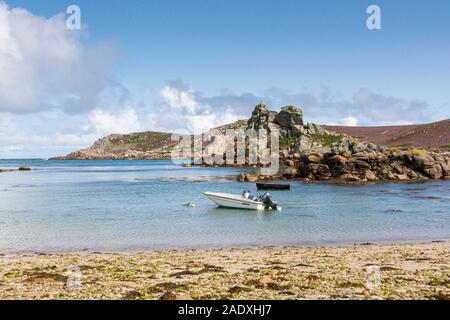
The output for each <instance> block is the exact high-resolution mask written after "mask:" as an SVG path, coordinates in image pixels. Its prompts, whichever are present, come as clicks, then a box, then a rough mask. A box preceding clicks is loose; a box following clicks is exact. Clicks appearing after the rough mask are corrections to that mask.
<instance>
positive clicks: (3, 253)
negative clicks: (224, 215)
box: [0, 237, 450, 258]
mask: <svg viewBox="0 0 450 320" xmlns="http://www.w3.org/2000/svg"><path fill="white" fill-rule="evenodd" d="M435 243H448V244H449V246H450V237H449V238H445V237H443V238H436V239H426V240H425V239H419V240H379V241H361V242H339V243H337V242H336V243H333V242H328V243H298V244H295V243H291V244H290V243H286V244H274V245H271V244H247V245H215V246H214V245H211V246H208V245H203V246H161V247H154V248H151V247H147V248H146V247H134V248H131V247H130V248H106V247H103V248H101V247H98V248H54V249H0V258H1V257H8V256H16V257H20V256H30V255H49V256H51V255H70V254H74V255H78V254H79V255H83V254H84V255H86V254H87V255H89V254H118V255H127V254H146V253H167V252H184V251H186V252H189V251H204V252H208V251H216V250H258V249H261V250H264V249H273V248H275V249H289V248H292V249H317V248H319V249H320V248H330V249H338V248H349V247H365V246H376V247H389V246H410V245H426V244H435Z"/></svg>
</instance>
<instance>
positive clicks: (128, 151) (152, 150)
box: [50, 132, 177, 160]
mask: <svg viewBox="0 0 450 320" xmlns="http://www.w3.org/2000/svg"><path fill="white" fill-rule="evenodd" d="M171 137H172V135H171V134H169V133H163V132H140V133H131V134H112V135H109V136H107V137H105V138H102V139H100V140H97V141H96V142H95V143H94V144H93V145H92V146H91V147H89V148H87V149H83V150H79V151H76V152H73V153H70V154H68V155H67V156H63V157H56V158H51V159H50V160H168V159H170V158H171V150H172V147H173V146H174V145H175V144H176V143H177V142H176V141H172V139H171Z"/></svg>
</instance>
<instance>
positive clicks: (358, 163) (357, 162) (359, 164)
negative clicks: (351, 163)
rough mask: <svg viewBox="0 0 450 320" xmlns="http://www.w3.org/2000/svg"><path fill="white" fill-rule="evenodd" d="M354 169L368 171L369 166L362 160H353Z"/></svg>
mask: <svg viewBox="0 0 450 320" xmlns="http://www.w3.org/2000/svg"><path fill="white" fill-rule="evenodd" d="M355 167H356V168H357V169H362V170H368V169H370V164H368V163H367V162H365V161H362V160H355Z"/></svg>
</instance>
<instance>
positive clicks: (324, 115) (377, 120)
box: [270, 88, 431, 125]
mask: <svg viewBox="0 0 450 320" xmlns="http://www.w3.org/2000/svg"><path fill="white" fill-rule="evenodd" d="M270 94H272V97H273V98H274V99H275V100H276V101H278V102H279V103H280V104H281V105H290V104H292V105H297V106H300V107H302V108H303V110H304V113H305V117H306V119H307V120H308V121H311V122H316V123H324V124H330V123H336V119H340V120H341V121H339V123H345V122H347V123H349V124H350V125H352V124H354V123H355V119H356V120H357V123H358V125H396V124H406V123H424V122H428V121H431V118H430V112H429V109H430V108H429V106H428V104H427V103H425V102H423V101H419V100H406V99H401V98H396V97H390V96H384V95H381V94H378V93H375V92H373V91H371V90H369V89H360V90H358V91H356V92H355V94H354V95H353V96H352V97H350V98H342V97H340V96H339V95H337V94H335V93H334V92H332V91H331V90H329V89H327V88H323V89H322V90H320V91H317V92H313V91H308V90H302V91H300V92H297V93H292V92H289V91H285V90H280V89H277V90H273V89H272V90H271V91H270Z"/></svg>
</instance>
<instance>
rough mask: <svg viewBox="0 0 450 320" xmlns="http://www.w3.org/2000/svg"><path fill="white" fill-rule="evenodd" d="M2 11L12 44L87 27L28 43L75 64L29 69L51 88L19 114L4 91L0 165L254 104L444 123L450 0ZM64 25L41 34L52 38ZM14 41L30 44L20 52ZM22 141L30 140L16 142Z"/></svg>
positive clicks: (55, 4)
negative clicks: (70, 23) (374, 12)
mask: <svg viewBox="0 0 450 320" xmlns="http://www.w3.org/2000/svg"><path fill="white" fill-rule="evenodd" d="M0 2H1V1H0ZM6 4H7V5H8V9H6V10H7V11H5V12H8V14H9V16H10V18H8V19H7V20H8V21H9V22H7V24H6V26H7V27H8V28H7V29H9V30H10V32H11V34H12V36H11V39H10V41H11V42H12V40H14V37H31V36H30V35H24V34H23V33H19V32H14V28H19V27H17V26H18V25H21V24H24V23H25V22H24V21H25V19H33V17H41V21H40V22H36V26H39V23H41V24H46V22H45V21H49V20H50V19H54V17H55V15H57V14H58V13H61V12H63V13H64V12H65V9H66V8H67V6H68V5H70V4H76V5H78V6H79V7H80V8H81V12H82V23H83V28H82V30H81V31H73V30H72V31H67V30H65V31H62V32H63V33H64V34H58V39H59V40H58V41H61V42H62V43H63V44H62V45H59V44H58V43H56V41H54V38H51V39H49V40H46V39H47V38H46V37H45V36H44V35H42V34H41V35H39V32H36V33H37V34H36V35H35V36H36V37H37V38H38V39H40V41H41V43H42V45H44V46H45V45H46V41H48V42H51V45H53V46H54V47H53V49H52V47H51V46H48V47H49V48H48V50H46V51H45V52H44V53H42V52H39V53H38V56H39V59H44V58H45V57H47V58H48V59H49V60H50V59H52V57H53V56H54V52H53V51H58V50H59V49H58V48H65V45H67V47H68V48H72V47H75V48H74V49H73V48H72V49H73V52H76V53H77V54H78V53H79V52H82V53H81V54H79V55H77V57H76V58H74V56H75V54H74V53H73V52H72V51H70V50H72V49H67V55H68V56H70V57H71V58H70V59H72V60H70V59H69V58H67V56H65V57H60V55H58V56H57V59H62V60H61V61H69V62H68V63H69V64H70V65H71V68H68V69H67V70H63V71H62V69H64V67H62V69H61V70H60V69H58V68H59V64H58V65H57V66H54V65H51V66H49V67H48V68H47V67H46V68H41V65H42V62H41V60H36V61H37V62H36V65H37V66H38V67H36V66H33V67H30V69H29V70H33V72H32V74H33V76H34V77H35V78H34V79H37V80H42V79H44V80H45V81H47V79H59V80H58V81H57V86H56V88H55V85H54V84H52V85H49V86H44V87H39V93H40V94H39V97H36V95H32V97H33V99H31V98H30V99H29V100H24V101H22V100H23V99H21V100H20V103H19V102H17V99H13V98H14V97H11V95H8V96H7V98H5V97H3V99H2V90H1V89H0V117H3V122H4V123H7V124H8V125H4V127H5V128H7V127H8V128H10V129H11V130H14V131H15V132H16V131H23V133H21V134H20V137H21V139H17V142H16V143H14V139H12V138H11V137H10V134H9V133H8V132H6V131H5V129H4V130H3V131H5V132H4V133H3V134H4V135H8V137H9V138H8V139H3V140H4V141H3V142H2V141H1V139H2V135H1V134H2V131H1V129H0V158H1V157H2V156H3V157H11V156H26V155H27V156H28V155H29V156H48V155H54V154H59V153H61V152H62V153H64V152H66V151H70V150H72V149H76V148H78V147H81V146H86V145H89V144H90V143H91V142H92V141H91V140H93V139H94V140H95V139H96V138H97V137H99V136H101V135H103V134H108V133H112V132H116V131H130V130H131V131H139V130H164V131H170V130H177V129H180V128H181V129H182V127H183V124H186V122H188V123H189V124H190V127H198V126H199V125H200V124H201V125H204V126H207V125H217V124H220V123H221V122H224V121H230V120H233V119H235V118H241V117H243V116H244V117H245V116H246V115H247V114H248V113H249V111H250V110H251V109H252V107H253V104H254V103H256V102H259V101H261V100H263V101H265V102H267V103H268V104H269V105H271V107H273V109H279V108H280V107H281V106H282V105H285V104H294V105H299V106H301V107H302V108H304V110H305V114H306V117H307V120H308V121H313V122H320V123H340V124H358V125H385V124H397V123H418V122H429V121H434V120H440V119H444V118H449V114H450V112H449V111H450V93H449V90H448V87H449V80H450V79H449V75H450V58H449V57H450V41H449V40H450V39H449V38H450V36H449V34H450V2H449V1H445V0H442V1H438V0H434V1H402V0H396V1H356V0H345V1H298V0H297V1H287V0H282V1H274V0H273V1H265V0H245V1H242V0H241V1H237V0H227V1H225V0H215V1H212V0H209V1H208V0H190V1H181V0H165V1H162V0H158V1H156V0H153V1H141V0H128V1H125V0H96V1H85V0H78V1H73V0H70V1H65V0H61V1H55V0H35V1H30V0H27V1H23V0H16V1H13V0H9V1H6ZM370 4H376V5H379V6H380V8H381V13H382V16H381V17H382V30H368V29H367V27H366V19H367V17H368V15H367V13H366V9H367V7H368V6H369V5H370ZM17 7H22V8H25V9H26V10H27V12H28V15H27V17H23V16H22V15H20V14H17V13H14V9H13V8H17ZM0 19H1V16H0ZM14 19H16V20H17V21H19V22H20V23H19V22H17V23H15V22H14V21H15V20H14ZM64 19H65V17H64V16H62V17H61V19H60V21H59V20H58V21H59V22H58V21H56V22H55V25H54V26H51V28H54V29H57V28H61V26H62V25H63V24H62V23H61V22H63V21H64ZM56 20H57V19H56ZM0 23H1V20H0ZM47 27H48V28H50V27H49V26H48V25H47ZM1 28H2V24H0V31H1ZM4 28H5V27H4ZM36 28H39V27H36ZM11 30H12V31H11ZM74 33H78V34H74ZM0 34H1V33H0ZM43 34H44V33H43ZM45 34H48V32H46V33H45ZM0 39H1V37H0ZM0 41H1V40H0ZM21 41H22V42H23V43H28V42H29V41H30V39H29V38H27V41H24V40H23V39H18V40H17V41H16V42H17V43H21ZM54 42H55V43H54ZM19 47H20V45H19ZM19 49H20V48H19ZM35 51H36V50H34V51H33V50H31V49H29V48H25V49H23V52H24V54H23V55H25V56H26V55H31V56H32V59H31V58H30V59H29V60H30V61H35V57H36V55H37V54H36V52H35ZM64 52H65V51H64ZM1 54H2V52H1V51H0V59H2V57H4V55H3V56H2V55H1ZM43 56H44V58H42V57H43ZM68 59H69V60H68ZM77 59H78V60H77ZM26 60H27V59H25V61H26ZM4 65H6V64H4ZM13 66H14V65H13ZM1 67H2V64H1V60H0V68H1ZM41 69H44V70H41ZM55 69H57V70H56V71H55ZM69 69H70V70H69ZM29 70H28V71H27V72H24V74H25V75H28V74H30V71H29ZM68 70H69V71H68ZM73 70H76V71H75V72H74V71H73ZM79 70H84V72H81V71H79ZM74 73H75V75H74V76H73V77H74V79H71V80H70V81H69V80H67V78H68V77H70V76H71V75H72V74H74ZM94 74H95V76H94ZM66 82H67V83H66ZM1 85H2V82H1V76H0V88H1ZM33 89H35V88H25V92H33ZM3 91H5V90H3ZM68 96H75V97H76V98H77V99H72V100H67V97H68ZM2 100H3V101H2ZM75 100H76V101H75ZM5 119H6V120H5ZM1 121H2V120H0V124H1ZM50 123H51V124H52V125H49V124H50ZM24 124H25V126H26V127H27V129H26V130H25V129H23V128H22V127H23V126H24ZM61 124H64V125H63V126H62V125H61ZM202 129H203V127H202ZM27 136H33V137H34V138H35V140H32V141H35V143H26V142H25V140H26V139H25V138H26V137H27ZM55 136H57V137H59V139H60V140H61V141H60V143H58V144H56V145H55V144H54V143H51V141H52V137H55ZM69 137H70V139H66V140H70V141H68V142H67V143H66V144H65V143H64V140H65V138H69ZM44 138H45V139H44ZM6 140H8V141H6ZM53 140H55V139H53ZM43 141H47V143H50V144H51V145H50V146H49V145H48V144H47V145H46V142H43ZM2 146H3V149H2ZM2 152H3V154H2Z"/></svg>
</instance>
